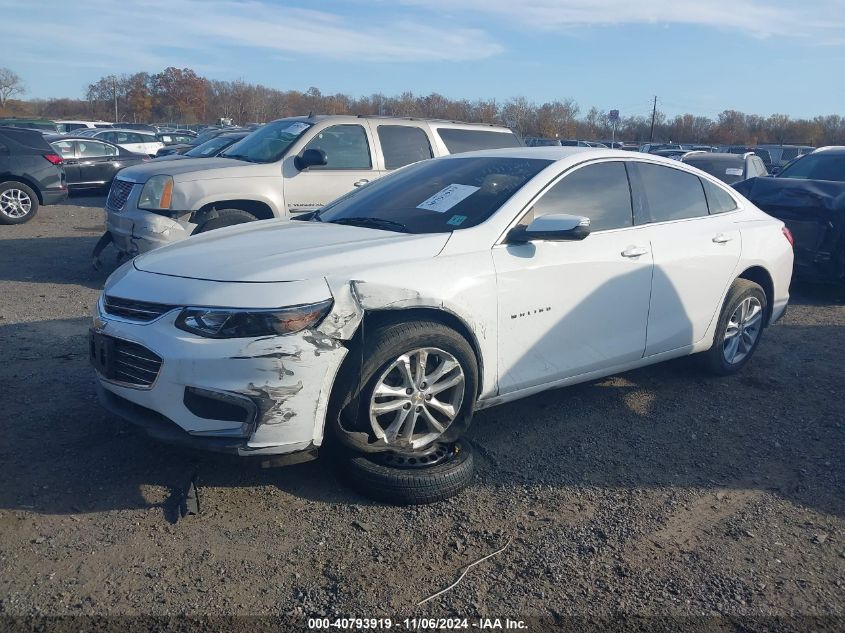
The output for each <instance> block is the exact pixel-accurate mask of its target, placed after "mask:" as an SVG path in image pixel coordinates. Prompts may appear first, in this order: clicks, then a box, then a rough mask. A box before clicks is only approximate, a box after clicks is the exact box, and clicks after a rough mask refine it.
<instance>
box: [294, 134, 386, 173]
mask: <svg viewBox="0 0 845 633" xmlns="http://www.w3.org/2000/svg"><path fill="white" fill-rule="evenodd" d="M305 149H306V150H308V149H321V150H323V151H324V152H325V153H326V158H327V159H328V162H327V164H325V165H315V166H313V167H311V168H310V169H312V170H314V169H371V168H372V165H373V163H372V159H371V158H370V144H369V142H368V141H367V133H366V132H365V131H364V128H363V127H362V126H360V125H354V124H353V125H333V126H331V127H328V128H326V129H325V130H322V131H320V132H317V135H316V136H315V137H314V138H312V139H311V140H310V141H309V142H308V145H306V146H305Z"/></svg>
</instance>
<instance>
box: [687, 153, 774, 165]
mask: <svg viewBox="0 0 845 633" xmlns="http://www.w3.org/2000/svg"><path fill="white" fill-rule="evenodd" d="M696 158H703V159H704V160H707V161H710V162H714V163H743V162H745V155H744V154H728V153H727V152H693V153H690V154H686V155H685V156H684V161H685V162H686V161H687V160H695V159H696ZM758 158H759V157H758Z"/></svg>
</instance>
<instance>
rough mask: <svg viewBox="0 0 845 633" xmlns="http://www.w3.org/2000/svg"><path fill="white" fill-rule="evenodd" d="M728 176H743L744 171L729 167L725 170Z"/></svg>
mask: <svg viewBox="0 0 845 633" xmlns="http://www.w3.org/2000/svg"><path fill="white" fill-rule="evenodd" d="M725 175H726V176H742V170H741V169H738V168H737V167H728V168H727V169H726V170H725Z"/></svg>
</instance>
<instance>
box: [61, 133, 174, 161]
mask: <svg viewBox="0 0 845 633" xmlns="http://www.w3.org/2000/svg"><path fill="white" fill-rule="evenodd" d="M76 134H79V135H80V136H90V137H92V138H99V139H102V140H104V141H108V142H109V143H114V144H115V145H120V146H121V147H122V148H123V149H126V150H129V151H130V152H134V153H136V154H147V155H148V156H151V157H152V156H155V155H156V152H157V151H158V150H160V149H161V148H162V147H164V143H162V142H161V141H160V140H159V139H158V137H156V135H155V134H152V133H149V132H143V131H140V130H120V129H87V130H78V131H77V132H76Z"/></svg>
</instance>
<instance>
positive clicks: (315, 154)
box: [293, 149, 329, 171]
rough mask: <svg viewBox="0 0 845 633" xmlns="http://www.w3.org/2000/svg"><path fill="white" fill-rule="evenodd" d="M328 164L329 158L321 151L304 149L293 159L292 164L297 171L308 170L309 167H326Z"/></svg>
mask: <svg viewBox="0 0 845 633" xmlns="http://www.w3.org/2000/svg"><path fill="white" fill-rule="evenodd" d="M328 163H329V158H328V156H326V153H325V152H324V151H323V150H321V149H306V150H305V151H304V152H302V153H301V154H300V155H299V156H297V157H296V158H294V159H293V164H294V166H295V167H296V168H297V169H298V170H299V171H302V170H303V169H308V168H309V167H316V166H320V165H328Z"/></svg>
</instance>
